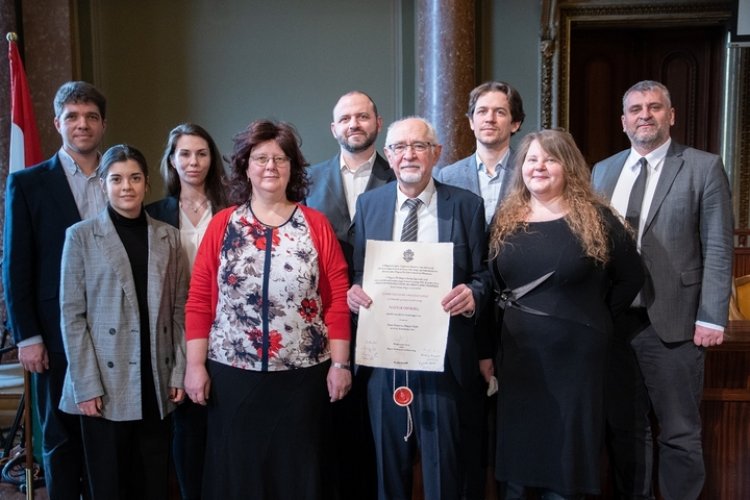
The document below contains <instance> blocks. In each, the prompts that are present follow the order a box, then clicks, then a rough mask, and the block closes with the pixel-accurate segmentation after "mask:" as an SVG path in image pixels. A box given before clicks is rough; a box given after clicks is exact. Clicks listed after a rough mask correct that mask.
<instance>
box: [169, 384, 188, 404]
mask: <svg viewBox="0 0 750 500" xmlns="http://www.w3.org/2000/svg"><path fill="white" fill-rule="evenodd" d="M183 399H185V389H178V388H177V387H170V388H169V400H170V401H171V402H173V403H182V400H183Z"/></svg>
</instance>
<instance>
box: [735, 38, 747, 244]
mask: <svg viewBox="0 0 750 500" xmlns="http://www.w3.org/2000/svg"><path fill="white" fill-rule="evenodd" d="M741 51H742V52H741V55H740V57H739V59H740V61H739V64H738V66H739V68H738V71H737V73H736V74H737V81H738V82H739V87H740V88H739V89H738V94H739V96H738V99H737V100H738V101H739V106H738V107H737V108H738V109H739V116H738V125H739V126H738V130H739V131H738V133H737V135H736V136H735V147H734V155H735V164H734V168H735V170H734V171H735V172H736V175H737V179H738V182H736V183H735V189H736V191H735V193H734V195H735V197H736V198H738V200H739V201H738V203H737V220H736V221H735V227H738V228H742V229H745V228H750V48H743V49H741Z"/></svg>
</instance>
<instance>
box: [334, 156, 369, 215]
mask: <svg viewBox="0 0 750 500" xmlns="http://www.w3.org/2000/svg"><path fill="white" fill-rule="evenodd" d="M376 154H377V153H375V152H373V153H372V156H371V157H370V159H369V160H367V161H366V162H364V163H363V164H361V165H357V167H356V168H354V169H351V168H350V167H349V165H347V164H346V162H345V161H344V156H343V155H339V158H340V160H341V165H340V166H341V180H342V181H344V192H345V193H346V205H347V207H348V208H349V217H350V218H351V219H354V212H355V211H356V206H357V198H358V197H359V195H361V194H362V193H364V192H365V189H367V183H368V182H369V181H370V174H371V173H372V166H373V165H374V164H375V155H376Z"/></svg>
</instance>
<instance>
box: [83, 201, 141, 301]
mask: <svg viewBox="0 0 750 500" xmlns="http://www.w3.org/2000/svg"><path fill="white" fill-rule="evenodd" d="M93 233H94V237H95V238H96V241H97V246H98V247H99V248H100V249H101V253H100V255H101V256H102V258H103V259H105V260H107V261H108V262H109V264H110V268H111V269H112V271H113V272H114V273H115V275H116V276H117V281H118V282H119V283H120V287H122V290H123V292H124V293H125V296H126V297H127V298H128V301H130V306H131V307H132V308H133V310H134V311H137V310H138V297H137V296H136V293H135V282H134V281H133V270H132V268H131V267H130V260H129V259H128V254H127V252H125V247H124V246H123V244H122V240H120V236H119V235H118V234H117V230H116V229H115V225H114V224H113V223H112V219H111V218H110V217H109V210H106V209H105V210H103V211H102V213H101V214H99V216H97V218H96V224H94V226H93Z"/></svg>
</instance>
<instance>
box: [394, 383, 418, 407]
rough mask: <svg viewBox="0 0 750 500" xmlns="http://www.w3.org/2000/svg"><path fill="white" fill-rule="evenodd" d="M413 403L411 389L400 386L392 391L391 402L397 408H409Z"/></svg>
mask: <svg viewBox="0 0 750 500" xmlns="http://www.w3.org/2000/svg"><path fill="white" fill-rule="evenodd" d="M412 401H414V393H413V392H411V389H409V388H408V387H406V386H405V385H402V386H401V387H398V388H396V390H395V391H393V402H394V403H396V404H397V405H399V406H409V405H410V404H411V402H412Z"/></svg>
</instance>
